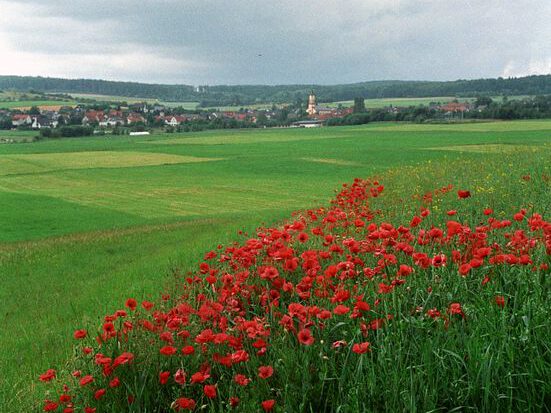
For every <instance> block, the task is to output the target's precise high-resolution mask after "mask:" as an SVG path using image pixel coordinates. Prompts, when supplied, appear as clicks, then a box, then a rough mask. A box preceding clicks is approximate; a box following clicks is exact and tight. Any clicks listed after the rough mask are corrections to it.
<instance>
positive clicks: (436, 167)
mask: <svg viewBox="0 0 551 413" xmlns="http://www.w3.org/2000/svg"><path fill="white" fill-rule="evenodd" d="M550 157H551V121H519V122H509V123H506V122H492V123H479V124H464V125H462V124H458V125H398V124H372V125H367V126H361V127H342V128H319V129H310V130H297V129H277V130H276V129H274V130H259V131H255V130H250V131H211V132H204V133H198V134H186V135H174V134H170V135H158V136H156V135H155V136H150V137H147V138H144V137H143V136H141V137H128V136H116V137H115V136H113V137H110V136H107V137H93V138H80V139H79V138H77V139H64V140H47V141H40V142H37V143H33V144H24V145H23V144H21V145H19V144H14V145H1V146H0V222H1V223H2V229H1V230H0V276H1V277H2V284H3V287H2V289H0V301H1V302H2V303H3V311H2V314H1V316H0V317H1V318H0V320H1V323H2V326H6V327H5V328H4V327H3V328H2V329H1V330H0V371H2V372H3V374H2V375H1V376H0V406H9V407H8V408H7V409H6V411H8V412H9V411H29V410H30V406H33V405H34V403H36V401H37V400H38V399H39V398H40V397H42V396H43V395H42V394H41V391H42V390H41V389H38V390H37V389H36V388H34V387H29V384H28V383H30V382H32V380H34V379H35V378H36V377H37V375H38V374H39V373H41V372H43V371H44V370H45V369H46V368H48V367H50V366H51V365H52V364H57V365H62V364H63V361H64V360H67V359H68V358H69V357H70V356H71V345H70V343H69V342H67V337H70V336H71V334H72V331H73V329H74V328H76V327H78V326H83V325H85V324H86V323H87V322H90V321H94V320H96V318H97V317H99V316H100V315H102V314H104V313H108V312H110V311H113V309H115V308H118V307H119V306H120V303H121V302H123V300H124V299H125V298H126V297H127V296H134V297H136V298H142V297H154V298H155V297H157V296H158V294H159V293H160V292H161V291H162V290H163V286H165V285H167V283H170V280H171V278H170V272H171V270H173V269H174V268H180V269H181V270H182V271H186V270H187V269H188V268H190V267H191V266H192V265H195V264H196V263H197V262H198V261H199V260H200V258H201V256H202V253H203V252H204V251H206V250H208V249H210V248H212V247H213V246H215V245H216V244H218V243H219V242H224V241H229V240H231V239H232V238H233V237H234V236H235V233H236V231H237V230H238V229H240V228H245V229H248V230H252V229H253V228H254V227H256V226H258V225H259V224H261V223H262V222H266V223H273V222H276V221H278V220H280V219H282V218H283V217H287V216H289V213H290V212H291V211H293V210H296V209H300V208H306V207H309V206H317V205H323V204H324V203H325V202H326V200H327V199H328V198H329V195H330V194H331V193H332V191H333V190H334V189H335V188H336V187H337V186H338V185H339V184H340V183H342V182H348V181H351V179H352V178H354V177H366V176H372V175H379V176H381V178H382V179H384V180H385V182H387V183H389V184H391V186H392V187H393V188H395V191H397V192H398V193H399V192H400V190H403V191H405V190H408V191H409V190H417V191H422V190H423V189H424V188H430V189H432V188H434V186H435V183H436V182H439V183H440V182H450V181H455V182H454V183H456V184H458V185H460V184H463V183H466V182H468V183H469V184H470V185H475V187H476V188H478V190H479V191H480V192H482V193H485V194H486V195H487V196H488V200H489V202H490V203H491V202H496V203H497V202H498V201H497V198H498V196H500V197H501V196H502V195H503V196H505V197H507V196H509V199H511V195H507V194H506V193H505V194H503V193H502V192H503V191H506V181H507V177H508V174H512V173H515V174H520V173H521V172H522V173H526V172H532V173H535V174H541V173H543V172H545V173H546V174H548V175H549V174H551V172H550V168H551V165H550V163H549V159H550ZM443 165H444V166H445V167H443ZM498 165H499V166H500V168H501V169H498V168H497V166H498ZM540 190H541V193H540V192H538V193H533V194H532V195H530V196H533V197H539V198H538V199H541V198H542V197H545V195H546V194H549V192H548V191H549V187H542V188H540ZM546 191H547V192H546ZM542 194H543V195H542ZM494 198H495V200H493V199H494ZM543 199H544V198H543ZM548 199H551V194H550V197H549V198H548ZM500 202H501V201H500ZM540 212H543V213H545V212H548V211H540ZM31 320H32V321H31ZM53 326H55V328H53Z"/></svg>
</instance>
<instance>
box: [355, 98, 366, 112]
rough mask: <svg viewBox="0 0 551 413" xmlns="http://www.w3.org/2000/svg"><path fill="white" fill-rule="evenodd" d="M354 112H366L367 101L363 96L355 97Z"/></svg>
mask: <svg viewBox="0 0 551 413" xmlns="http://www.w3.org/2000/svg"><path fill="white" fill-rule="evenodd" d="M353 112H354V113H363V112H365V101H364V98H362V97H356V98H354V110H353Z"/></svg>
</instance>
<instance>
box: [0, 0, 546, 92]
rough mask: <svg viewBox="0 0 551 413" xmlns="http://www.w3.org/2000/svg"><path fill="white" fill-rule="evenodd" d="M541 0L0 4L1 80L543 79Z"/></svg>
mask: <svg viewBox="0 0 551 413" xmlns="http://www.w3.org/2000/svg"><path fill="white" fill-rule="evenodd" d="M550 22H551V1H550V0H514V1H513V0H482V1H481V0H455V1H448V0H316V1H300V0H272V1H259V0H140V1H135V0H132V1H130V0H118V1H112V0H95V1H94V2H89V1H86V2H85V1H81V0H59V1H51V0H0V75H21V76H23V75H40V76H50V77H66V78H93V79H108V80H128V81H139V82H147V83H171V84H172V83H175V84H188V85H207V84H208V85H218V84H339V83H354V82H361V81H368V80H388V79H401V80H455V79H474V78H488V77H498V76H503V77H509V76H525V75H532V74H549V73H551V23H550Z"/></svg>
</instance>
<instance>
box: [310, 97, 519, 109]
mask: <svg viewBox="0 0 551 413" xmlns="http://www.w3.org/2000/svg"><path fill="white" fill-rule="evenodd" d="M526 97H528V96H509V97H508V98H509V99H523V98H526ZM492 99H493V100H495V101H497V102H501V101H502V100H503V96H493V97H492ZM454 100H457V101H459V102H474V101H475V100H476V98H474V97H469V98H457V97H454V96H435V97H427V98H381V99H365V107H366V108H368V109H378V108H384V107H387V106H401V107H406V106H420V105H424V106H429V105H430V104H432V103H438V104H446V103H449V102H452V101H454ZM321 105H322V106H329V107H337V106H339V105H342V106H343V107H345V108H346V107H352V106H354V101H353V100H343V101H340V102H330V103H321Z"/></svg>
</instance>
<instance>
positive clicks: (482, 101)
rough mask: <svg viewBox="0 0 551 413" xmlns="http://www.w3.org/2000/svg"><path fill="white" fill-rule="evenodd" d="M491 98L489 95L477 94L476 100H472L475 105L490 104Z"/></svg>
mask: <svg viewBox="0 0 551 413" xmlns="http://www.w3.org/2000/svg"><path fill="white" fill-rule="evenodd" d="M492 102H493V100H492V98H491V97H489V96H478V97H477V98H476V101H475V102H474V104H475V106H476V107H479V106H490V105H491V104H492Z"/></svg>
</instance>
